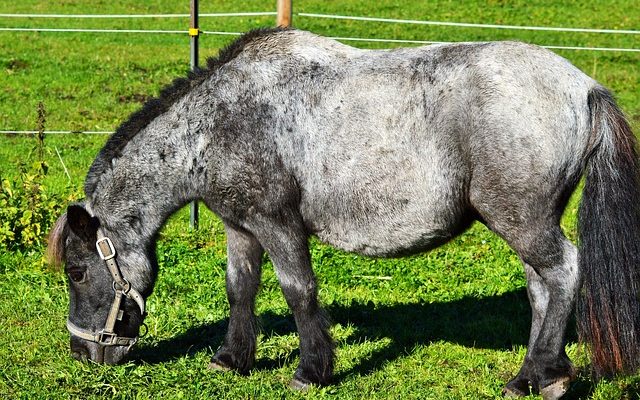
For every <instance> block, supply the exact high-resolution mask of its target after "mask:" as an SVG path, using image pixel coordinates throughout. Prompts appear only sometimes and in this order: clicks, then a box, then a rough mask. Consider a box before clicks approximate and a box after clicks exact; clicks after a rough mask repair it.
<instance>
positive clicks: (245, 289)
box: [209, 224, 263, 374]
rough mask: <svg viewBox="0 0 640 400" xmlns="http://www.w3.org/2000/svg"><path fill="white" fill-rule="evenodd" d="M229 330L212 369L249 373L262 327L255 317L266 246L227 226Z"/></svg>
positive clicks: (213, 361) (243, 232)
mask: <svg viewBox="0 0 640 400" xmlns="http://www.w3.org/2000/svg"><path fill="white" fill-rule="evenodd" d="M225 228H226V233H227V274H226V284H227V298H228V301H229V306H230V315H229V327H228V330H227V334H226V336H225V339H224V343H223V345H222V346H221V347H220V348H219V349H218V351H217V352H216V354H215V355H214V356H213V358H212V359H211V364H209V367H210V368H212V369H220V370H228V369H234V370H236V371H238V372H240V373H242V374H246V373H248V372H249V370H250V369H251V367H252V366H253V362H254V360H255V351H256V336H257V333H258V326H257V322H256V318H255V315H254V304H255V297H256V294H257V292H258V288H259V285H260V271H261V264H262V254H263V250H262V246H261V245H260V243H258V241H257V240H256V239H255V238H254V237H253V235H251V234H250V233H249V232H246V231H244V230H242V229H239V228H235V227H232V226H230V225H229V224H227V225H225Z"/></svg>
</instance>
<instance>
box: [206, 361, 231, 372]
mask: <svg viewBox="0 0 640 400" xmlns="http://www.w3.org/2000/svg"><path fill="white" fill-rule="evenodd" d="M207 369H213V370H215V371H222V372H227V371H231V368H230V367H228V366H226V365H224V364H222V363H221V362H219V361H217V360H211V362H210V363H209V365H208V366H207Z"/></svg>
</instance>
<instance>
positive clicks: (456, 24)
mask: <svg viewBox="0 0 640 400" xmlns="http://www.w3.org/2000/svg"><path fill="white" fill-rule="evenodd" d="M275 15H277V13H276V12H272V11H259V12H235V13H201V14H199V17H212V18H220V17H260V16H275ZM295 15H296V16H298V17H303V18H324V19H335V20H353V21H363V22H381V23H396V24H413V25H431V26H450V27H458V28H461V27H462V28H480V29H510V30H529V31H551V32H574V33H595V34H616V35H638V34H640V31H639V30H627V29H598V28H567V27H549V26H525V25H498V24H477V23H466V22H448V21H430V20H414V19H396V18H378V17H367V16H353V15H335V14H317V13H295ZM189 17H190V14H0V18H15V19H19V18H27V19H33V18H35V19H38V18H44V19H123V18H158V19H161V18H189ZM0 31H5V32H7V31H15V32H69V33H130V34H188V33H189V31H188V30H165V29H90V28H22V27H0ZM201 33H203V34H206V35H222V36H240V35H242V33H241V32H225V31H207V30H203V31H201ZM330 38H331V39H335V40H339V41H353V42H370V43H403V44H446V43H452V42H438V41H429V40H412V39H387V38H362V37H343V36H332V37H330ZM541 47H545V48H547V49H553V50H584V51H614V52H633V53H638V52H640V49H638V48H616V47H589V46H555V45H541ZM35 133H37V131H28V130H26V131H20V130H4V131H0V134H5V135H20V134H35ZM45 133H46V134H70V133H75V134H88V135H100V134H111V133H113V132H112V131H74V130H57V131H45Z"/></svg>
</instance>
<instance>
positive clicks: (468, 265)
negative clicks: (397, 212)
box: [0, 0, 640, 399]
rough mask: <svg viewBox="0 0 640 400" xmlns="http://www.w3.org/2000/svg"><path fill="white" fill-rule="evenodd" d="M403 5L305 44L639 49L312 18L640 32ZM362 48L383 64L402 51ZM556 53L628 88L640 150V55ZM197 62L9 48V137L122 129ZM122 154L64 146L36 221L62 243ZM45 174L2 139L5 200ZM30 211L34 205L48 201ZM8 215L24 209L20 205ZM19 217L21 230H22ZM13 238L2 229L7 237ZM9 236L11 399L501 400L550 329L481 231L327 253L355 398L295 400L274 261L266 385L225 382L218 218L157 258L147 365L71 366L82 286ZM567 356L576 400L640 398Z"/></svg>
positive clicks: (260, 305)
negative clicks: (534, 336)
mask: <svg viewBox="0 0 640 400" xmlns="http://www.w3.org/2000/svg"><path fill="white" fill-rule="evenodd" d="M180 3H184V4H180ZM274 3H275V2H274ZM401 4H402V3H401V2H396V1H393V0H381V1H377V2H375V3H371V2H366V1H348V2H322V1H296V2H295V3H294V25H295V26H296V27H298V28H301V29H307V30H311V31H313V32H316V33H319V34H323V35H326V36H341V37H346V36H349V37H376V38H402V39H415V40H432V41H458V40H465V41H470V40H498V39H518V40H523V41H528V42H532V43H537V44H546V45H579V46H591V47H628V48H632V47H634V48H640V40H639V35H617V34H592V33H589V34H588V33H558V32H542V31H511V30H489V29H478V28H452V27H435V26H422V25H398V24H391V23H373V22H363V21H339V20H331V19H313V18H309V17H297V16H296V15H295V13H297V12H308V13H313V12H318V13H326V14H348V15H367V16H378V17H388V18H406V19H429V20H436V21H445V20H448V21H460V22H475V23H491V24H510V25H542V26H566V27H593V28H613V29H626V30H636V31H637V30H639V29H640V25H639V21H640V10H639V9H638V7H636V6H635V4H634V2H632V1H624V2H623V1H618V2H613V1H595V2H577V3H572V4H571V5H561V4H560V3H555V2H545V1H533V2H524V1H521V2H520V1H518V2H502V1H490V2H486V3H485V2H482V3H481V2H464V5H462V4H458V3H454V2H444V1H443V2H431V3H429V4H423V3H422V2H410V3H409V4H402V5H401ZM270 8H271V9H273V8H275V4H273V6H272V7H270ZM269 10H270V9H269V8H265V3H264V2H259V1H243V2H238V3H232V2H222V1H214V2H208V3H206V4H202V5H201V12H203V13H205V12H212V13H213V12H239V11H269ZM0 13H47V14H57V13H59V14H63V13H64V14H84V13H87V14H98V13H100V14H106V13H108V14H144V13H162V14H166V13H188V2H169V1H165V0H163V1H157V2H154V4H153V5H147V4H143V3H141V2H133V1H120V2H115V3H112V2H103V1H100V2H95V1H94V2H88V1H87V2H73V3H67V2H62V3H60V4H46V5H45V4H44V3H42V2H36V1H30V0H29V1H22V2H20V4H11V5H9V4H3V5H2V6H0ZM274 18H275V17H273V16H265V17H235V18H203V19H202V20H201V28H202V29H203V30H211V31H233V32H243V31H246V30H249V29H251V28H255V27H259V26H265V25H272V24H273V21H274ZM187 23H188V21H187V19H185V18H183V19H131V20H130V19H116V20H102V19H99V20H98V19H95V20H93V19H68V20H67V19H63V20H58V19H56V20H53V19H51V20H50V19H38V18H31V19H12V18H3V17H0V27H16V26H20V27H36V26H37V27H66V28H79V27H91V28H116V29H118V28H120V29H125V28H126V29H181V30H185V29H186V26H187ZM231 40H233V36H217V35H204V36H203V37H202V40H201V62H203V61H204V58H205V57H206V56H209V55H215V54H216V53H217V51H218V49H219V48H221V47H223V46H224V45H225V44H227V43H229V42H230V41H231ZM347 43H349V44H352V45H356V46H358V47H365V48H374V47H375V48H382V47H390V46H398V45H399V44H389V43H370V42H347ZM557 52H558V53H559V54H561V55H562V56H564V57H566V58H568V59H569V60H570V61H571V62H573V63H574V64H575V65H576V66H578V67H579V68H581V69H582V70H583V71H585V72H587V73H588V74H589V75H591V76H593V77H594V78H596V79H597V80H599V81H600V82H601V83H603V84H604V85H605V86H607V87H609V88H610V89H612V90H613V92H614V93H615V94H616V96H617V98H618V101H619V104H620V106H621V108H622V109H623V110H625V112H626V113H627V116H628V117H629V120H630V121H631V124H632V126H633V127H634V130H635V132H636V134H637V133H638V132H639V131H640V96H639V95H638V93H639V92H638V89H639V88H640V68H639V65H640V53H623V52H595V51H575V50H558V51H557ZM188 60H189V46H188V37H187V36H186V35H170V34H157V35H151V34H146V35H145V34H123V33H120V34H115V33H114V34H97V33H95V34H94V33H53V32H41V33H27V32H0V76H1V77H2V79H1V84H0V130H4V129H7V130H32V129H35V128H36V127H37V125H38V122H37V119H38V118H37V104H38V102H43V103H44V105H45V108H46V122H45V127H46V129H47V130H90V131H94V130H95V131H102V130H106V131H109V130H113V129H115V127H116V126H117V125H118V124H119V123H121V122H122V121H124V120H125V119H126V117H127V116H128V114H129V113H131V112H132V111H134V110H136V109H137V108H139V107H140V105H141V103H142V102H144V101H145V100H146V99H148V98H149V96H153V95H156V94H157V93H158V92H159V90H160V89H161V88H162V87H163V86H164V85H166V84H168V83H170V82H171V80H172V79H173V78H174V77H177V76H181V75H184V74H185V72H186V70H187V69H188V66H189V61H188ZM106 138H107V136H106V135H82V134H67V135H56V134H50V135H48V136H46V138H45V141H44V143H45V144H44V148H43V155H42V157H44V161H45V162H46V164H47V165H48V170H47V171H46V174H45V173H44V172H42V173H41V174H40V175H38V176H37V177H36V178H34V179H40V181H38V184H40V183H41V184H42V185H43V187H44V193H45V194H46V195H47V196H48V198H49V200H47V201H45V200H42V199H43V197H42V196H39V197H37V199H38V201H33V202H31V203H30V202H25V203H20V204H22V205H23V206H24V207H25V208H28V207H34V209H33V211H35V209H38V210H40V211H42V213H43V214H44V217H43V221H44V222H43V224H46V222H47V221H49V219H48V218H49V216H51V215H54V214H56V213H57V212H58V211H59V210H60V209H61V207H64V206H66V202H68V201H72V200H75V199H79V198H82V196H83V195H82V184H83V181H84V176H85V174H86V171H87V169H88V167H89V165H90V164H91V162H92V160H93V158H94V157H95V155H96V154H97V152H98V151H99V149H100V148H101V146H102V144H104V142H105V140H106ZM40 161H42V160H40V155H39V147H38V145H37V140H36V139H35V138H34V137H30V136H26V135H3V136H0V178H1V179H2V180H6V181H7V182H9V183H7V184H5V183H3V185H2V190H3V192H2V193H3V197H0V201H1V200H2V199H5V200H6V199H9V198H11V197H12V196H13V197H15V196H17V195H18V194H17V193H18V192H19V191H20V190H19V188H20V187H30V188H33V187H34V186H33V185H31V186H29V185H26V186H22V185H23V184H24V183H25V182H26V181H28V179H29V178H28V177H29V176H32V175H33V174H34V172H33V170H34V167H33V166H32V164H33V163H34V162H40ZM63 163H64V166H63ZM65 168H66V169H67V170H68V175H67V172H65ZM38 171H41V169H38ZM36 175H37V174H36ZM14 193H16V194H15V196H14ZM25 196H27V197H29V196H31V198H35V197H34V196H35V195H34V194H33V192H28V193H27V194H26V195H25ZM50 200H55V202H54V203H52V202H51V201H50ZM578 201H579V193H576V194H575V195H574V196H573V198H572V200H571V202H570V205H569V207H568V209H567V211H566V213H565V216H564V218H563V228H564V229H565V232H566V233H567V235H568V236H569V237H570V238H571V239H572V240H575V237H576V231H575V222H576V212H577V204H578ZM63 203H64V204H63ZM0 204H2V206H3V207H5V208H6V209H7V210H8V209H9V208H10V207H13V205H12V204H16V203H9V202H6V203H0ZM7 210H2V212H3V214H2V215H9V212H8V211H7ZM22 211H24V210H21V212H22ZM4 222H5V221H1V220H0V228H2V224H3V223H4ZM42 228H43V230H45V229H46V226H44V225H43V226H42ZM0 235H4V236H1V237H0V238H2V239H3V242H2V244H0V273H1V274H2V279H0V330H1V331H2V334H0V397H1V398H43V397H46V398H68V397H72V398H76V397H77V398H94V397H102V396H110V397H114V398H141V399H144V398H157V397H159V396H165V397H167V398H201V397H205V396H206V397H216V398H233V399H235V398H339V399H343V398H344V399H350V398H420V399H424V398H432V399H448V398H450V399H465V398H469V399H477V398H499V397H500V396H501V395H500V393H501V389H502V387H503V385H504V383H506V382H507V381H508V380H509V379H510V378H511V377H512V376H513V375H514V374H515V373H516V372H517V370H518V368H519V366H520V364H521V361H522V358H523V357H524V354H525V351H526V348H525V346H526V343H527V338H528V329H529V321H530V317H531V315H530V311H529V305H528V302H527V296H526V292H525V290H524V284H525V277H524V272H523V271H522V267H521V265H520V262H519V260H518V257H517V256H516V255H515V254H514V253H513V252H512V251H511V250H510V249H509V248H508V247H507V245H506V244H505V243H504V242H503V241H502V240H501V239H500V238H498V237H497V236H495V235H494V234H492V233H491V232H490V231H488V230H487V229H486V228H485V227H484V226H482V225H481V224H475V225H473V226H472V228H471V229H469V230H468V231H467V232H465V233H464V234H463V235H461V236H459V237H458V238H456V239H454V240H453V241H451V242H450V243H448V244H447V245H445V246H442V247H440V248H438V249H436V250H434V251H431V252H429V253H425V254H422V255H419V256H414V257H409V258H402V259H384V260H383V259H369V258H365V257H359V256H354V255H351V254H346V253H342V252H339V251H336V250H334V249H332V248H330V247H327V246H324V245H321V244H319V243H316V242H314V243H313V246H312V259H313V265H314V269H315V271H316V274H317V276H318V282H319V286H320V293H319V296H320V300H321V302H322V304H323V305H324V306H325V308H326V309H327V311H328V312H329V314H330V315H331V317H332V320H333V322H334V325H333V327H332V334H333V337H334V339H335V341H336V343H337V363H336V383H335V384H334V385H331V386H328V387H324V388H312V389H310V390H309V391H308V392H306V393H297V392H293V391H291V390H290V389H288V387H287V384H288V382H289V379H290V377H291V374H292V373H293V369H294V368H295V366H296V364H297V357H298V354H297V336H296V334H295V324H294V322H293V318H292V317H291V315H290V314H289V311H288V309H287V306H286V303H285V301H284V298H283V296H282V293H281V291H280V288H279V286H278V284H277V280H276V278H275V274H274V272H273V268H272V267H271V265H270V264H269V261H268V259H267V260H266V263H265V266H264V272H263V278H262V288H261V292H260V294H259V296H258V301H257V311H258V313H259V315H260V317H261V323H262V333H261V335H260V337H259V344H258V349H257V365H256V367H255V368H254V370H253V371H252V372H251V374H250V375H249V376H247V377H244V376H239V375H237V374H234V373H219V372H214V371H211V370H207V369H206V366H207V364H208V361H209V359H210V357H211V356H212V355H213V353H214V352H215V350H216V349H217V347H218V346H219V345H220V344H221V342H222V339H223V336H224V333H225V328H226V324H227V317H228V311H229V310H228V304H227V301H226V297H225V291H224V271H225V265H226V260H225V237H224V233H223V230H222V225H221V223H220V221H219V220H218V219H217V218H216V217H215V216H214V215H212V214H211V213H209V212H208V211H203V213H202V215H201V224H200V229H199V230H198V231H192V230H189V229H188V212H187V210H181V211H180V212H179V213H178V214H176V215H175V216H174V217H173V218H172V219H171V220H170V221H169V223H168V224H167V226H166V227H165V228H164V229H163V231H162V233H161V236H160V241H159V244H158V251H157V253H158V259H159V262H160V276H159V279H158V282H157V285H156V288H155V291H154V294H153V295H152V296H151V298H150V299H149V302H148V312H149V316H148V317H147V319H146V323H147V325H148V334H147V335H146V337H145V338H144V339H142V341H141V343H139V344H138V345H137V348H136V349H135V351H134V353H133V355H132V357H130V360H129V361H128V362H127V363H125V364H123V365H119V366H102V365H94V364H83V363H79V362H77V361H75V360H73V359H72V358H71V357H70V356H69V349H68V347H69V345H68V333H67V331H66V329H65V327H64V321H65V318H66V313H67V310H66V307H67V301H68V300H67V290H66V282H65V278H64V276H63V275H62V274H61V273H60V271H55V270H52V269H51V268H50V267H48V266H47V265H46V264H45V262H44V260H43V256H42V254H43V247H42V245H41V244H37V243H36V244H32V245H22V246H16V245H12V244H11V243H9V240H5V238H6V237H7V235H8V233H7V232H6V231H5V230H0ZM572 332H573V331H572ZM568 352H569V355H570V357H571V358H572V359H573V360H574V362H575V363H576V365H577V366H578V367H579V368H580V373H579V376H578V380H577V381H576V382H575V383H574V385H573V387H572V388H571V390H570V392H569V393H568V394H567V396H566V398H576V399H583V398H584V399H586V398H595V399H619V398H638V396H639V395H640V377H639V376H631V377H623V378H617V379H614V380H612V381H601V382H599V383H598V384H596V383H594V382H593V381H592V379H591V377H590V374H589V370H588V365H587V362H588V359H587V356H586V354H585V350H584V349H583V348H581V347H580V346H579V345H578V344H577V339H576V337H575V334H570V343H569V345H568Z"/></svg>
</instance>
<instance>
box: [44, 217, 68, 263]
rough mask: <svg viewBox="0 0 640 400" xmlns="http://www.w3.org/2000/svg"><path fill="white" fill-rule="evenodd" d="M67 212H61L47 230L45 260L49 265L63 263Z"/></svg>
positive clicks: (66, 232)
mask: <svg viewBox="0 0 640 400" xmlns="http://www.w3.org/2000/svg"><path fill="white" fill-rule="evenodd" d="M67 227H68V225H67V214H62V215H61V216H60V218H58V220H57V221H56V223H55V224H54V225H53V228H51V232H49V239H48V240H47V261H48V262H49V265H52V266H54V267H60V266H62V264H63V263H64V260H65V253H64V251H65V250H64V240H65V238H66V237H67V234H68V229H67Z"/></svg>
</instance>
